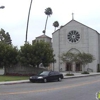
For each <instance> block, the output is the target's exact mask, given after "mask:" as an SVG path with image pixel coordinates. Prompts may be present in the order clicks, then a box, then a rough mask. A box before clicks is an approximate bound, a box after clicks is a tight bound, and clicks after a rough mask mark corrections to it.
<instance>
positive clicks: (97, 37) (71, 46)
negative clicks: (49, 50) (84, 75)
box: [52, 19, 100, 72]
mask: <svg viewBox="0 0 100 100" xmlns="http://www.w3.org/2000/svg"><path fill="white" fill-rule="evenodd" d="M52 39H53V43H52V46H53V50H54V54H55V59H56V63H55V64H54V70H56V71H60V70H62V71H69V67H71V71H73V72H76V71H82V69H83V68H82V66H81V65H80V64H79V63H77V64H76V63H73V64H72V66H70V64H68V63H64V62H62V61H61V59H60V58H59V55H61V54H62V53H66V52H73V53H79V52H81V53H82V52H85V53H90V54H92V55H93V56H94V58H95V60H94V61H93V62H92V63H90V64H88V65H87V66H86V69H85V70H90V71H93V72H97V66H98V64H100V34H99V33H98V32H97V31H96V30H94V29H92V28H90V27H88V26H86V25H84V24H82V23H80V22H78V21H76V20H74V19H72V20H71V21H70V22H68V23H67V24H65V25H64V26H62V27H61V28H60V29H58V30H56V31H55V32H54V33H53V34H52Z"/></svg>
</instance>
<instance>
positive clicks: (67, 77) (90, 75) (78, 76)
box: [64, 74, 100, 79]
mask: <svg viewBox="0 0 100 100" xmlns="http://www.w3.org/2000/svg"><path fill="white" fill-rule="evenodd" d="M98 75H100V74H88V75H77V76H65V77H64V79H70V78H80V77H92V76H98Z"/></svg>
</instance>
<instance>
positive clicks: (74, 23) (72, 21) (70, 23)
mask: <svg viewBox="0 0 100 100" xmlns="http://www.w3.org/2000/svg"><path fill="white" fill-rule="evenodd" d="M72 24H73V26H77V25H79V26H83V27H85V28H89V29H90V30H92V31H95V33H98V32H97V31H96V30H95V29H93V28H91V27H88V26H86V25H84V24H82V23H80V22H78V21H76V20H71V21H69V22H68V23H67V24H65V25H63V26H61V27H60V29H63V28H65V27H67V26H71V25H72ZM58 30H59V29H58ZM58 30H56V31H55V32H53V33H52V35H53V34H54V33H56V32H57V31H58ZM98 34H99V33H98Z"/></svg>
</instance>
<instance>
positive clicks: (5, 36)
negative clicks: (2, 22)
mask: <svg viewBox="0 0 100 100" xmlns="http://www.w3.org/2000/svg"><path fill="white" fill-rule="evenodd" d="M11 41H12V40H11V37H10V35H9V33H8V32H5V31H4V29H1V30H0V42H3V43H6V44H10V45H11V44H12V43H11Z"/></svg>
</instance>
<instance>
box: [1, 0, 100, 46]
mask: <svg viewBox="0 0 100 100" xmlns="http://www.w3.org/2000/svg"><path fill="white" fill-rule="evenodd" d="M30 1H31V0H0V6H2V5H3V6H5V8H4V9H0V29H1V28H3V29H4V30H5V31H6V32H9V34H10V36H11V39H12V44H13V45H14V46H17V47H18V48H20V46H22V45H24V43H25V36H26V25H27V17H28V11H29V6H30ZM48 7H50V8H52V11H53V14H52V15H51V16H50V17H49V19H48V23H47V31H46V35H47V36H49V37H52V33H53V32H54V27H53V25H52V24H53V22H54V21H58V22H59V24H60V25H59V27H60V26H62V25H65V24H66V23H68V22H69V21H70V20H72V13H74V19H75V20H77V21H79V22H81V23H83V24H85V25H87V26H89V27H91V28H93V29H95V30H97V31H98V32H99V33H100V0H33V3H32V7H31V12H30V19H29V27H28V38H27V41H28V42H29V43H32V40H34V39H35V38H36V37H38V36H40V35H42V34H43V33H42V31H43V30H44V26H45V21H46V15H45V13H44V11H45V9H46V8H48Z"/></svg>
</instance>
